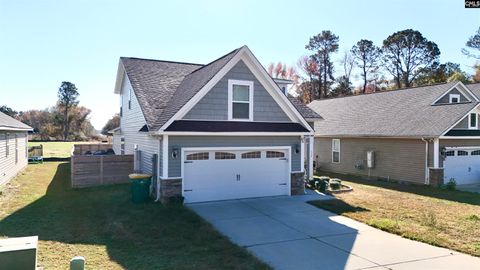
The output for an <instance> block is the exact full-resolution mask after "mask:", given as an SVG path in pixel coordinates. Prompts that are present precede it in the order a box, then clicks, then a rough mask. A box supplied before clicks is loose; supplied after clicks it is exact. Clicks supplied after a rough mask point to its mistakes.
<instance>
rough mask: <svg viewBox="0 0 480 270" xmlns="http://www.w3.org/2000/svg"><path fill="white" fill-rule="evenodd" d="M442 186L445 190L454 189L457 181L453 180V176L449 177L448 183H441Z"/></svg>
mask: <svg viewBox="0 0 480 270" xmlns="http://www.w3.org/2000/svg"><path fill="white" fill-rule="evenodd" d="M442 188H443V189H446V190H455V189H456V188H457V182H456V181H455V178H450V180H449V181H448V183H446V184H443V185H442Z"/></svg>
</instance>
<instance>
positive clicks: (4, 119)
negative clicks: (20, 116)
mask: <svg viewBox="0 0 480 270" xmlns="http://www.w3.org/2000/svg"><path fill="white" fill-rule="evenodd" d="M12 129H16V130H25V131H27V130H33V128H32V127H30V126H28V125H26V124H24V123H22V122H20V121H18V120H17V119H14V118H12V117H10V116H8V115H6V114H4V113H2V112H0V130H12Z"/></svg>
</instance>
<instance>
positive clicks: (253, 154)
mask: <svg viewBox="0 0 480 270" xmlns="http://www.w3.org/2000/svg"><path fill="white" fill-rule="evenodd" d="M260 157H261V152H260V151H254V152H246V153H243V154H242V159H252V158H260Z"/></svg>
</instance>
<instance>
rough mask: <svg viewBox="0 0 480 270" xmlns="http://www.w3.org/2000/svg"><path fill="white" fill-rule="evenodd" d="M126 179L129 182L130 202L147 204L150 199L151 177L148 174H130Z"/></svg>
mask: <svg viewBox="0 0 480 270" xmlns="http://www.w3.org/2000/svg"><path fill="white" fill-rule="evenodd" d="M128 177H129V178H130V182H131V189H132V202H134V203H144V202H147V201H148V200H149V199H150V183H151V178H152V176H151V175H149V174H138V173H132V174H130V175H129V176H128Z"/></svg>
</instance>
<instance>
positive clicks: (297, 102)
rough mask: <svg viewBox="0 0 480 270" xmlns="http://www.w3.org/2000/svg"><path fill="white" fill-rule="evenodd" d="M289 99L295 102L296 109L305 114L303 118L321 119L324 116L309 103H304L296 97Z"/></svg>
mask: <svg viewBox="0 0 480 270" xmlns="http://www.w3.org/2000/svg"><path fill="white" fill-rule="evenodd" d="M288 100H290V102H291V103H292V104H293V106H294V107H295V109H297V111H298V112H299V113H300V114H301V115H302V116H303V118H306V119H308V118H310V119H321V118H322V117H321V116H320V115H318V113H316V112H315V111H313V110H312V109H310V108H309V107H308V106H307V105H305V104H303V103H302V102H301V101H300V100H298V98H296V97H288Z"/></svg>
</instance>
